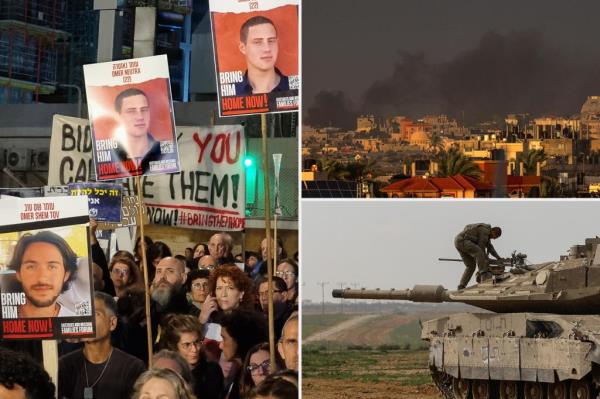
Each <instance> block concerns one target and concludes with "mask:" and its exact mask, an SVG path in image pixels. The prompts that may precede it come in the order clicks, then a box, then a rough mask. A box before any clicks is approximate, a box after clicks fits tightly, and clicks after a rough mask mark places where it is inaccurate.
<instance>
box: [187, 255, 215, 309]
mask: <svg viewBox="0 0 600 399" xmlns="http://www.w3.org/2000/svg"><path fill="white" fill-rule="evenodd" d="M209 256H210V255H209ZM209 277H210V271H208V270H206V269H197V270H192V271H191V272H189V273H188V277H187V283H186V285H187V293H188V298H189V299H190V302H191V303H192V305H194V306H193V307H191V309H190V314H191V315H192V316H196V317H198V316H200V309H202V304H203V303H204V301H205V300H206V297H207V296H208V293H209V291H208V278H209Z"/></svg>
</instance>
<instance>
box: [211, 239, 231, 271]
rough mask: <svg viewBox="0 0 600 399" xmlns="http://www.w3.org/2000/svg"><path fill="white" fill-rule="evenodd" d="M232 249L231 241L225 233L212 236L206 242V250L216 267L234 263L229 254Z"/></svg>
mask: <svg viewBox="0 0 600 399" xmlns="http://www.w3.org/2000/svg"><path fill="white" fill-rule="evenodd" d="M232 249H233V239H232V238H231V236H230V235H229V234H227V233H217V234H213V236H212V237H210V240H209V241H208V250H209V252H210V255H212V256H213V257H214V258H215V259H216V260H217V264H218V265H223V264H226V263H234V262H235V259H234V258H233V255H232V254H231V250H232Z"/></svg>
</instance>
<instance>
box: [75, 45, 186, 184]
mask: <svg viewBox="0 0 600 399" xmlns="http://www.w3.org/2000/svg"><path fill="white" fill-rule="evenodd" d="M83 73H84V76H85V88H86V94H87V100H88V110H89V115H90V122H91V125H92V146H91V147H92V151H93V153H94V164H95V171H96V176H97V180H113V179H117V178H123V177H128V176H140V175H156V174H162V173H173V172H177V171H179V157H178V154H177V140H176V137H175V116H174V114H173V103H172V101H171V83H170V79H169V65H168V61H167V56H166V55H159V56H153V57H144V58H133V59H129V60H120V61H111V62H103V63H99V64H89V65H84V66H83Z"/></svg>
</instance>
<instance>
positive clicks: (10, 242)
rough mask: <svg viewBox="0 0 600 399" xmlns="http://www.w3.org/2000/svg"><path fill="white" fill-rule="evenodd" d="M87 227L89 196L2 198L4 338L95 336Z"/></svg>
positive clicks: (0, 288) (0, 239) (0, 285)
mask: <svg viewBox="0 0 600 399" xmlns="http://www.w3.org/2000/svg"><path fill="white" fill-rule="evenodd" d="M88 226H89V216H88V201H87V197H85V196H82V197H52V198H45V197H38V198H22V199H21V198H12V199H9V200H8V201H7V200H4V199H0V243H2V244H1V245H0V292H1V293H0V296H1V299H2V301H1V313H0V315H1V317H0V320H1V324H0V326H1V328H0V338H2V339H62V338H66V337H85V336H87V337H89V336H93V335H94V333H95V332H94V322H95V319H94V309H93V308H94V304H93V301H92V292H93V288H92V287H93V284H92V278H91V261H90V258H89V248H90V243H89V233H88ZM40 265H53V267H51V268H47V267H46V266H40ZM40 267H44V268H46V269H48V270H45V271H44V273H41V274H40V271H39V270H38V269H39V268H40ZM42 275H43V281H42V280H41V278H42V277H40V276H42Z"/></svg>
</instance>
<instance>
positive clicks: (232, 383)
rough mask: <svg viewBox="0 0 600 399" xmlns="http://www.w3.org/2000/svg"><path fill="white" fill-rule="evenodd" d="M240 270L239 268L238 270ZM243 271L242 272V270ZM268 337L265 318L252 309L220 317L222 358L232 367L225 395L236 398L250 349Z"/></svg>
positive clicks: (238, 394) (232, 398)
mask: <svg viewBox="0 0 600 399" xmlns="http://www.w3.org/2000/svg"><path fill="white" fill-rule="evenodd" d="M240 271H241V270H240ZM242 273H243V272H242ZM267 339H268V334H267V322H266V320H265V318H264V317H263V316H262V315H261V314H259V313H257V312H254V311H248V310H244V309H236V310H234V311H232V312H230V313H227V314H225V315H224V316H223V318H222V319H221V343H220V344H219V347H220V348H221V350H222V351H223V358H224V359H225V360H227V361H229V362H231V363H232V364H233V365H234V367H233V368H232V370H231V371H230V373H229V376H228V377H227V379H226V381H225V391H224V393H225V397H226V398H228V399H238V398H240V397H241V395H240V379H241V374H242V373H243V370H242V369H241V367H242V364H243V362H244V359H245V358H246V356H247V354H248V352H249V351H250V349H251V348H252V347H253V346H255V345H256V344H259V343H261V342H265V341H267Z"/></svg>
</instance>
